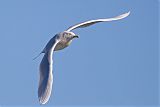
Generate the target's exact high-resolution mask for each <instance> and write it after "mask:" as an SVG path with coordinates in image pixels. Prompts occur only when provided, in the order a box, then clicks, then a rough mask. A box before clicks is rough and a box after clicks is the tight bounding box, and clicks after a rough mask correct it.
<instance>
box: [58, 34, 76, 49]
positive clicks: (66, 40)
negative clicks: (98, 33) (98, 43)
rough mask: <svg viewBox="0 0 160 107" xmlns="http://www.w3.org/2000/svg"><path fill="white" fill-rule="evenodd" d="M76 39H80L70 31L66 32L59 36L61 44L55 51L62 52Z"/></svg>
mask: <svg viewBox="0 0 160 107" xmlns="http://www.w3.org/2000/svg"><path fill="white" fill-rule="evenodd" d="M74 38H79V37H78V36H77V35H76V34H74V33H73V32H69V31H64V32H61V33H59V34H58V39H59V40H60V42H59V43H58V44H57V45H56V47H55V51H58V50H62V49H64V48H66V47H68V46H69V45H70V44H71V42H72V40H73V39H74Z"/></svg>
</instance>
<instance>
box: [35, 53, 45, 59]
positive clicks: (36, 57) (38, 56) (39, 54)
mask: <svg viewBox="0 0 160 107" xmlns="http://www.w3.org/2000/svg"><path fill="white" fill-rule="evenodd" d="M42 53H43V52H41V53H39V54H38V55H37V56H36V57H34V58H33V60H35V59H37V58H38V57H39V56H40V55H41V54H42Z"/></svg>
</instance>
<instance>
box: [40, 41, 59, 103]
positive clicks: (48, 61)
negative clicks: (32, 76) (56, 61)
mask: <svg viewBox="0 0 160 107" xmlns="http://www.w3.org/2000/svg"><path fill="white" fill-rule="evenodd" d="M57 43H58V40H57V41H56V40H54V41H53V46H52V47H51V48H50V49H49V50H48V51H46V52H45V54H44V56H43V59H42V61H41V63H40V67H39V70H40V80H39V87H38V98H39V102H40V104H45V103H46V102H47V101H48V100H49V98H50V95H51V91H52V83H53V74H52V68H53V67H52V63H53V61H52V55H53V51H54V48H55V46H56V45H57Z"/></svg>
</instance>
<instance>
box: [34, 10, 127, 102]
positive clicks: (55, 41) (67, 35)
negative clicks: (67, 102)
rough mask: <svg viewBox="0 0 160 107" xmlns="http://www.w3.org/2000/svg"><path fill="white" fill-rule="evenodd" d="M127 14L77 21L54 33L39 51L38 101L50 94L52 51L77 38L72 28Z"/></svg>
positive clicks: (60, 48)
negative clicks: (40, 58) (42, 54)
mask: <svg viewBox="0 0 160 107" xmlns="http://www.w3.org/2000/svg"><path fill="white" fill-rule="evenodd" d="M129 14H130V11H129V12H127V13H124V14H121V15H119V16H116V17H113V18H105V19H96V20H90V21H86V22H83V23H79V24H76V25H74V26H71V27H69V28H68V29H67V30H66V31H63V32H60V33H58V34H56V35H55V36H54V37H53V38H51V39H50V40H49V42H48V43H47V45H46V46H45V48H44V49H43V50H42V52H41V53H44V56H43V59H42V61H41V63H40V66H39V72H40V79H39V87H38V99H39V103H40V104H46V103H47V102H48V100H49V98H50V96H51V91H52V83H53V74H52V69H53V60H52V56H53V52H54V51H59V50H62V49H64V48H66V47H68V46H69V45H70V43H71V42H72V40H73V39H74V38H78V36H77V35H76V34H74V33H73V32H71V31H72V30H74V29H77V28H84V27H88V26H90V25H93V24H96V23H99V22H109V21H114V20H120V19H123V18H125V17H127V16H128V15H129ZM41 53H40V54H41ZM40 54H39V55H40ZM39 55H38V56H39ZM38 56H37V57H38ZM37 57H35V58H37ZM35 58H34V59H35Z"/></svg>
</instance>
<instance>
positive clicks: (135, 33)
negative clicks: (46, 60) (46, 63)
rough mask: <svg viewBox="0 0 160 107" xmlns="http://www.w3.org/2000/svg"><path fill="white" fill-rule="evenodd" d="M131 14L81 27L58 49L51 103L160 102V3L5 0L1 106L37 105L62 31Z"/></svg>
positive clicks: (0, 12) (0, 9)
mask: <svg viewBox="0 0 160 107" xmlns="http://www.w3.org/2000/svg"><path fill="white" fill-rule="evenodd" d="M128 11H131V14H130V16H129V17H127V18H125V19H123V20H120V21H114V22H108V23H100V24H97V25H93V26H91V27H88V28H84V29H77V30H75V31H74V33H76V34H77V35H79V37H80V38H79V39H76V40H74V41H73V42H72V44H71V45H70V46H69V47H68V48H66V49H64V50H62V51H59V52H55V53H54V57H53V59H54V65H53V66H54V68H53V73H54V84H53V92H52V95H51V98H50V100H49V102H48V103H47V105H56V106H67V105H83V106H87V105H95V106H99V105H106V106H109V105H111V106H116V105H119V106H123V105H133V106H142V105H143V106H146V105H150V106H152V105H153V106H154V105H157V104H158V42H159V41H158V1H156V0H148V1H147V0H125V1H124V0H123V1H120V0H119V1H118V0H101V1H99V0H79V1H75V0H66V1H64V0H43V1H42V0H34V1H33V0H25V1H22V0H12V1H11V0H10V1H8V0H3V1H2V0H1V1H0V29H1V30H0V35H1V36H0V37H1V39H0V49H1V54H0V65H1V66H0V69H1V71H0V84H1V87H0V90H1V91H0V105H33V106H36V105H37V106H38V105H39V102H38V98H37V89H38V79H39V75H38V74H39V71H38V68H39V63H40V61H41V59H42V56H43V55H41V56H40V57H39V58H38V59H36V60H34V61H33V60H32V59H33V58H34V57H35V56H36V55H37V54H38V53H39V52H41V50H42V49H43V48H44V46H45V45H46V43H47V42H48V41H49V39H50V38H51V37H53V36H54V35H55V34H56V33H59V32H61V31H64V30H65V29H66V28H68V27H69V26H71V25H74V24H76V23H79V22H83V21H86V20H90V19H97V18H109V17H114V16H117V15H120V14H122V13H125V12H128Z"/></svg>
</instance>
